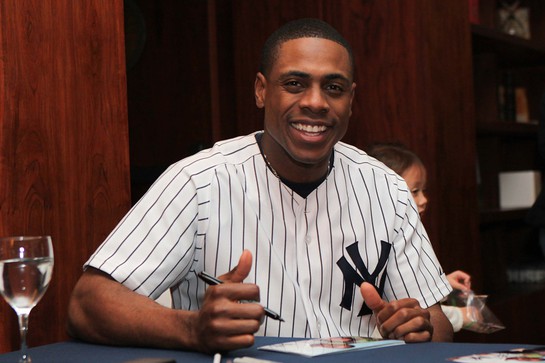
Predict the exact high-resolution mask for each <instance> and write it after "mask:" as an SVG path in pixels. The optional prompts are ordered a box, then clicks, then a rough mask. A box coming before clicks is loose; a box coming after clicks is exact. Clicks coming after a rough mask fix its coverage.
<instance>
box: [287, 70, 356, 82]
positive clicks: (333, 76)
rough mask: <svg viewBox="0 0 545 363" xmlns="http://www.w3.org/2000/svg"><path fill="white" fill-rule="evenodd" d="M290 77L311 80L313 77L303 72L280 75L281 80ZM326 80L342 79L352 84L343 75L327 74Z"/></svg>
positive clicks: (289, 72)
mask: <svg viewBox="0 0 545 363" xmlns="http://www.w3.org/2000/svg"><path fill="white" fill-rule="evenodd" d="M289 77H297V78H304V79H309V78H311V75H310V74H309V73H305V72H302V71H288V72H285V73H282V74H281V75H280V78H289ZM324 78H325V79H326V80H328V81H332V80H336V79H340V80H343V81H345V82H348V83H350V82H351V81H350V79H348V77H346V76H344V75H343V74H341V73H331V74H327V75H326V76H325V77H324Z"/></svg>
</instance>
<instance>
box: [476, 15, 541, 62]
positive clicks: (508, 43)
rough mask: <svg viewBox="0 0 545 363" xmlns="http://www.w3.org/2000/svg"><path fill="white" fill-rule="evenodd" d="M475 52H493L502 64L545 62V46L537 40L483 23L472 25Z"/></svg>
mask: <svg viewBox="0 0 545 363" xmlns="http://www.w3.org/2000/svg"><path fill="white" fill-rule="evenodd" d="M471 34H472V42H473V53H474V54H483V53H493V54H495V55H497V56H498V61H499V64H500V65H501V66H509V67H532V66H543V64H544V63H545V46H543V45H542V44H540V43H538V42H537V41H535V40H528V39H523V38H520V37H516V36H513V35H509V34H505V33H502V32H500V31H499V30H496V29H490V28H488V27H485V26H482V25H476V24H472V25H471Z"/></svg>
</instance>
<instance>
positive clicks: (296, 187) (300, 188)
mask: <svg viewBox="0 0 545 363" xmlns="http://www.w3.org/2000/svg"><path fill="white" fill-rule="evenodd" d="M261 137H263V133H262V132H260V133H258V134H255V139H256V141H257V145H258V146H259V151H261V155H262V156H263V158H264V159H265V155H264V154H263V149H262V148H261ZM265 160H266V159H265ZM329 163H330V165H331V167H330V168H329V170H331V168H332V167H333V153H331V159H330V160H329ZM267 167H269V165H268V163H267ZM328 174H329V171H328ZM326 178H327V175H324V176H323V177H322V178H320V179H318V180H316V181H313V182H310V183H296V182H292V181H289V180H287V179H284V178H282V177H280V180H281V181H282V183H284V184H285V185H286V186H287V187H289V188H290V189H291V190H293V191H294V192H295V193H297V194H298V195H300V196H301V197H303V198H306V197H308V195H309V194H310V193H312V191H313V190H314V189H316V188H318V186H319V185H320V184H322V182H323V181H324V180H325V179H326Z"/></svg>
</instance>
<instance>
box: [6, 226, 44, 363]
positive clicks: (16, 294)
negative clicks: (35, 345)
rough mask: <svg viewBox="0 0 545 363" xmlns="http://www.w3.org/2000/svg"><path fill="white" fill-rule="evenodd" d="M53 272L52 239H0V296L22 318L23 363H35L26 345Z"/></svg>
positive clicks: (20, 319)
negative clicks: (32, 315) (34, 311)
mask: <svg viewBox="0 0 545 363" xmlns="http://www.w3.org/2000/svg"><path fill="white" fill-rule="evenodd" d="M52 272H53V244H52V243H51V237H50V236H36V237H30V236H17V237H4V238H0V293H1V294H2V296H3V297H4V299H5V300H6V301H7V303H8V304H9V305H11V307H12V308H13V310H15V312H16V313H17V317H18V319H19V332H20V334H21V358H20V360H19V362H20V363H29V362H31V359H30V356H29V355H28V353H27V345H26V335H27V331H28V315H29V314H30V311H31V310H32V308H33V307H34V306H36V304H37V303H38V301H40V299H41V298H42V296H43V295H44V293H45V291H46V290H47V287H48V286H49V281H51V274H52Z"/></svg>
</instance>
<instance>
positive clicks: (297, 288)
mask: <svg viewBox="0 0 545 363" xmlns="http://www.w3.org/2000/svg"><path fill="white" fill-rule="evenodd" d="M381 241H384V242H387V243H388V244H390V245H391V249H390V253H389V255H388V259H387V262H386V266H385V268H384V269H383V270H381V271H377V276H378V278H377V281H380V280H381V279H382V278H383V277H384V279H385V283H384V292H383V298H384V299H386V300H394V299H400V298H404V297H413V298H416V299H418V300H419V301H420V303H421V305H423V306H424V307H428V306H431V305H432V304H434V303H436V302H438V301H440V300H441V299H442V298H443V297H444V296H446V295H447V294H448V293H449V292H450V287H449V284H448V282H447V280H446V277H445V275H444V274H443V271H442V269H441V266H440V264H439V262H438V261H437V258H436V256H435V253H434V251H433V249H432V247H431V244H430V242H429V240H428V237H427V234H426V231H425V230H424V228H423V226H422V223H421V222H420V219H419V217H418V211H417V209H416V206H415V204H414V202H413V201H412V198H411V197H410V192H409V190H408V188H407V186H406V184H405V182H404V181H403V179H401V178H400V177H399V176H397V175H396V174H395V173H393V172H392V171H391V170H390V169H388V168H387V167H386V166H384V165H383V164H382V163H380V162H378V161H376V160H375V159H372V158H370V157H369V156H367V155H366V154H365V153H364V152H363V151H361V150H358V149H357V148H355V147H353V146H350V145H347V144H345V143H342V142H339V143H338V144H337V145H336V146H335V153H334V163H333V168H332V170H331V173H330V174H329V175H328V177H327V178H326V180H325V181H324V182H323V183H322V184H321V185H320V186H319V187H318V188H317V189H316V190H314V191H313V192H312V193H310V195H309V196H308V197H307V198H302V197H300V196H299V195H297V194H296V193H294V192H293V191H292V190H290V189H289V188H288V187H286V186H285V185H284V184H283V183H282V182H281V181H280V180H279V179H278V178H276V177H275V176H274V174H273V173H272V172H271V171H270V170H269V169H268V168H267V166H266V164H265V162H264V160H263V157H262V155H261V153H260V151H259V147H258V145H257V143H256V140H255V135H253V134H252V135H248V136H242V137H238V138H234V139H231V140H226V141H223V142H218V143H217V144H216V145H214V147H212V148H211V149H208V150H204V151H202V152H200V153H198V154H196V155H193V156H191V157H188V158H186V159H183V160H181V161H179V162H177V163H175V164H173V165H171V166H170V167H169V169H168V170H166V171H165V172H164V173H163V175H162V176H161V177H159V178H158V179H157V181H156V182H155V183H154V185H153V186H152V187H151V188H150V190H149V191H148V192H147V193H146V194H145V195H144V196H143V197H142V199H141V200H140V201H139V202H138V203H137V204H136V205H135V206H134V207H133V208H132V209H131V211H129V213H127V215H126V216H125V217H124V218H123V220H122V221H121V222H120V223H119V224H118V226H117V227H116V228H115V229H114V230H113V231H112V233H111V234H110V235H109V236H108V238H107V239H106V240H105V241H104V243H103V244H102V245H101V246H100V247H99V248H98V249H97V251H96V252H95V253H94V254H93V255H92V256H91V258H90V259H89V261H88V262H87V263H86V265H90V266H93V267H95V268H98V269H100V270H102V271H104V272H106V273H108V274H110V275H111V276H112V277H113V278H114V279H116V280H117V281H119V282H121V283H123V284H125V285H126V286H127V287H129V288H130V289H133V290H134V291H136V292H138V293H140V294H143V295H147V296H149V297H151V298H157V297H158V296H159V295H160V294H161V293H162V292H163V291H165V290H166V289H170V290H171V292H172V298H173V305H174V307H175V308H178V309H193V310H195V309H199V306H200V304H201V301H202V298H203V296H204V291H205V288H206V284H205V283H204V282H202V281H200V280H199V279H198V278H197V274H198V273H199V272H200V271H202V270H205V271H207V272H209V273H212V274H215V275H221V274H223V273H225V272H227V271H229V270H230V269H232V268H233V267H234V266H235V265H236V263H237V262H238V258H239V256H240V255H241V253H242V251H243V250H244V249H248V250H250V251H251V252H252V255H253V267H252V270H251V272H250V275H249V276H248V278H247V279H246V280H245V282H251V283H257V284H258V285H259V287H260V294H261V302H262V303H263V304H264V305H266V306H268V307H269V308H271V309H272V310H274V311H276V312H278V313H280V315H281V316H282V317H283V318H284V319H285V320H286V321H285V322H284V323H280V322H278V321H275V320H272V319H265V322H264V323H263V325H262V326H261V328H260V331H259V333H258V335H268V336H290V337H291V336H293V337H320V336H340V335H360V336H370V335H371V333H372V331H373V329H374V327H375V322H374V318H373V317H372V316H371V315H364V316H361V317H358V313H359V311H360V308H361V307H362V305H363V298H362V297H361V294H360V293H359V289H358V288H357V286H355V285H353V284H345V280H344V279H343V272H342V271H341V269H340V268H339V266H338V265H337V261H338V260H339V259H340V258H341V257H343V256H345V258H346V260H347V261H348V262H349V263H350V264H352V265H353V262H354V260H353V259H352V256H349V255H348V254H347V250H346V248H347V247H348V246H351V245H354V243H357V245H356V246H357V252H359V255H360V256H361V260H362V261H363V263H364V264H365V266H366V267H367V269H368V271H369V272H370V273H371V272H373V271H374V270H375V268H376V266H377V265H378V261H379V257H380V252H381V249H382V248H383V247H382V245H381ZM354 269H356V267H354ZM384 274H385V275H384ZM346 289H353V291H352V292H353V293H352V295H351V301H352V303H351V307H349V309H347V308H343V307H341V305H340V304H341V299H342V297H343V294H344V293H345V292H346V291H345V290H346Z"/></svg>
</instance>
